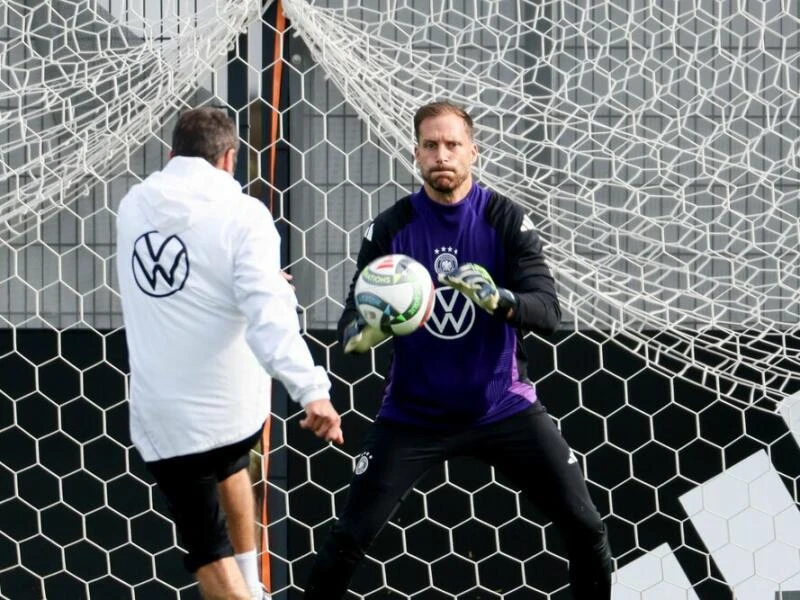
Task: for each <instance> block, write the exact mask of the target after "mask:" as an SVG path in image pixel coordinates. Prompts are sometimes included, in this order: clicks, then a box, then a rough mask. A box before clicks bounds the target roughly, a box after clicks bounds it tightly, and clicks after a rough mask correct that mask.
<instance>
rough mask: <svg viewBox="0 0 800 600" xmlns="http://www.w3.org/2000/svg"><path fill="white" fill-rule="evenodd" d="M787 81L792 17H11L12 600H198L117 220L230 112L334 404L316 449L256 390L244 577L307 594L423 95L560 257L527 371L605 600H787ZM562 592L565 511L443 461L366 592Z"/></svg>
mask: <svg viewBox="0 0 800 600" xmlns="http://www.w3.org/2000/svg"><path fill="white" fill-rule="evenodd" d="M262 4H263V6H262ZM798 90H800V4H798V2H797V1H795V0H764V1H762V2H757V3H756V2H752V3H745V2H729V3H720V2H712V1H710V0H709V1H706V0H692V1H688V0H671V1H663V2H658V3H653V2H650V1H649V0H626V1H622V0H596V1H591V2H582V1H575V2H573V1H570V0H518V1H517V2H494V1H488V0H487V1H480V2H467V1H464V0H447V1H444V2H429V1H423V0H374V1H370V2H347V1H341V0H339V1H335V0H329V1H323V0H316V1H312V2H309V1H305V0H283V1H282V2H280V3H277V2H265V3H262V2H258V1H255V0H250V1H246V2H244V1H237V2H233V1H225V0H215V1H214V2H200V1H186V0H181V2H177V3H169V2H163V1H159V0H132V1H128V2H124V3H123V2H118V1H116V0H71V1H70V0H52V1H51V2H48V3H41V2H35V1H33V0H29V1H25V0H19V1H11V0H6V1H0V103H2V110H0V148H1V149H0V163H1V164H2V169H0V225H2V227H0V229H1V230H2V234H1V236H0V271H1V273H0V319H2V323H3V326H4V328H3V329H2V330H0V345H1V346H2V353H0V407H1V408H2V411H1V412H0V597H2V598H8V599H14V600H18V599H24V598H43V597H46V598H92V599H95V598H148V599H151V598H196V597H197V590H196V588H195V586H193V584H192V581H191V580H190V579H189V578H188V576H187V575H186V574H185V573H184V572H183V571H182V570H181V564H180V549H179V547H178V544H177V540H176V539H175V536H174V532H173V530H172V527H171V524H170V522H169V521H168V519H167V518H166V510H165V507H164V506H163V502H162V500H161V499H160V497H159V495H158V493H157V492H156V490H154V488H153V486H152V481H151V480H150V478H149V476H148V475H147V473H146V471H145V469H144V468H143V465H142V464H141V461H140V458H139V457H138V455H137V454H136V452H135V450H134V449H133V448H132V447H131V445H130V439H129V436H128V433H127V407H126V391H125V377H126V373H127V362H126V356H125V351H124V331H123V330H122V320H121V315H120V309H119V303H118V299H117V295H116V292H115V281H114V270H115V267H114V259H115V256H114V231H113V222H114V215H115V210H116V207H117V205H118V202H119V200H120V199H121V197H122V195H123V194H124V193H125V192H126V191H127V189H128V188H129V187H130V185H132V184H133V183H135V182H136V181H138V180H140V179H141V178H143V177H144V176H146V175H147V174H148V173H150V172H152V171H153V170H155V169H158V168H160V167H161V166H162V165H163V164H164V162H165V161H166V160H167V153H168V150H169V148H168V144H169V133H170V131H171V126H172V124H173V123H174V116H175V114H176V112H177V111H178V110H180V109H181V108H184V107H188V106H191V105H196V104H214V105H218V106H223V107H226V108H227V109H228V110H229V111H230V113H231V114H232V115H234V116H235V117H236V118H237V121H238V124H239V127H240V132H241V137H242V142H243V144H242V148H243V149H242V153H241V155H240V159H239V168H238V171H237V177H238V178H239V181H240V182H241V183H242V184H243V185H244V186H245V187H246V189H247V191H248V192H249V193H251V194H253V195H255V196H257V197H259V198H260V199H262V200H263V201H264V202H265V203H267V204H268V205H269V207H270V209H271V210H272V213H273V215H274V217H275V218H276V221H277V223H278V225H279V228H280V229H281V233H282V236H283V240H284V247H283V258H284V264H285V266H286V267H287V269H288V270H289V271H291V273H292V274H293V275H294V277H295V279H294V281H295V284H296V286H297V293H298V298H299V300H300V303H301V306H302V309H303V318H302V322H303V327H304V332H305V335H306V339H307V341H308V343H309V346H310V347H311V349H312V351H313V352H314V354H315V356H316V358H317V360H318V361H319V362H320V363H322V364H325V365H326V366H327V367H328V369H329V371H330V373H331V377H332V380H333V382H334V388H333V400H334V403H335V404H336V405H337V407H338V408H339V409H340V411H341V412H342V413H343V418H344V431H345V437H346V440H347V443H346V444H345V446H344V447H343V448H341V449H340V448H333V447H326V446H323V445H322V444H320V443H319V442H318V441H317V440H316V439H314V438H313V437H312V436H310V434H308V433H307V432H303V431H301V430H300V429H299V427H298V425H297V421H298V417H299V411H298V408H297V406H296V405H294V404H292V403H291V402H289V401H288V400H287V399H286V397H285V394H283V393H282V390H281V389H280V387H277V388H276V390H275V393H274V398H273V409H274V413H273V417H272V420H271V424H270V429H269V441H268V444H265V446H264V449H265V450H267V453H266V455H265V461H264V465H263V466H264V470H266V471H268V474H267V477H266V479H262V480H261V481H259V482H257V486H256V487H257V491H258V492H259V499H260V502H259V515H258V519H259V521H261V523H262V525H260V526H259V527H260V530H261V531H262V533H263V534H264V538H263V539H264V543H263V547H262V548H261V550H262V552H263V555H264V560H263V561H262V565H263V566H264V574H265V578H266V579H267V580H268V583H269V587H270V588H271V590H272V592H273V598H276V599H280V600H284V599H289V598H299V597H300V595H301V593H300V590H301V589H302V586H303V584H304V578H305V576H306V575H307V573H308V569H309V566H310V563H311V560H312V559H313V553H314V550H315V548H317V547H318V546H319V544H320V543H321V541H322V539H323V536H324V535H325V533H326V532H327V529H328V527H329V526H330V524H331V522H332V519H333V517H334V515H335V513H336V509H337V508H338V507H340V506H341V503H342V501H343V500H344V497H345V495H346V490H347V483H348V481H349V476H350V472H351V469H352V461H353V457H354V456H355V455H356V454H357V453H358V452H359V450H360V448H359V443H360V437H361V435H362V434H363V433H364V431H365V430H366V427H367V426H368V424H369V422H370V420H371V418H372V416H373V415H374V414H375V412H376V409H377V406H378V403H379V401H380V390H381V386H382V384H383V379H382V373H383V372H384V368H385V364H386V361H387V359H388V356H387V352H388V350H387V348H386V346H385V345H384V346H381V347H380V348H378V349H377V350H376V352H375V354H374V355H373V357H372V360H370V359H364V360H357V359H353V358H345V357H343V356H342V352H341V348H340V347H339V346H338V344H337V343H336V340H335V335H334V332H333V327H334V324H335V322H336V320H337V319H338V316H339V313H340V310H341V306H342V302H343V299H344V297H345V294H346V289H347V286H348V285H349V281H350V279H351V277H352V275H353V271H354V266H355V254H356V252H357V251H358V247H359V244H360V241H361V237H362V235H363V233H364V231H365V230H366V227H367V226H368V224H369V222H370V220H371V219H372V218H373V217H374V216H375V215H376V214H377V213H378V212H379V211H380V210H383V209H385V208H387V207H388V206H390V205H391V204H392V203H393V202H395V201H396V200H397V199H398V198H400V197H402V196H403V195H405V194H407V193H409V192H410V191H411V190H413V189H415V188H416V187H417V186H418V185H419V180H418V178H417V174H416V172H415V169H414V165H413V161H412V153H411V151H412V148H413V136H412V133H413V132H412V126H411V121H412V116H413V113H414V111H415V110H416V108H417V107H418V106H419V105H420V104H422V103H424V102H427V101H431V100H434V99H449V100H452V101H455V102H457V103H459V104H461V105H463V106H464V107H465V108H467V109H468V110H469V112H470V113H471V114H472V116H473V117H474V119H475V123H476V128H475V136H476V141H477V143H478V145H479V148H480V159H479V163H478V165H477V169H476V175H477V177H478V179H479V180H480V181H482V182H483V183H485V184H486V185H489V186H491V187H493V188H495V189H497V190H498V191H500V192H502V193H504V194H506V195H508V196H510V197H511V198H513V199H514V200H516V201H517V202H519V203H520V204H521V205H523V206H524V207H525V208H526V209H527V210H528V211H529V213H530V215H531V218H532V220H533V222H534V224H535V225H536V227H537V229H538V230H539V231H540V232H541V234H542V237H543V238H544V240H545V242H546V253H547V255H548V258H549V262H550V265H551V267H552V268H553V271H554V275H555V278H556V280H557V283H558V286H559V293H560V298H561V303H562V309H563V310H564V320H563V322H562V324H561V327H560V330H559V332H558V333H557V334H556V335H555V336H553V337H552V338H547V339H544V338H539V337H537V336H529V337H528V339H527V342H528V345H529V352H530V354H531V369H532V374H533V376H534V379H535V383H536V385H537V389H538V391H539V396H540V397H541V398H542V401H543V402H544V404H545V405H546V406H547V408H548V410H549V412H550V413H551V414H552V415H553V416H554V418H555V419H556V420H557V422H558V424H559V426H560V427H561V429H562V431H563V432H564V435H565V437H566V438H567V441H568V442H569V443H570V444H571V445H572V446H573V448H574V449H575V451H576V454H577V455H578V457H579V458H580V460H581V463H582V465H583V467H584V469H585V471H586V474H587V479H588V481H589V485H590V490H591V492H592V495H593V497H594V499H595V501H596V502H597V505H598V507H599V508H600V510H601V512H602V513H603V515H604V518H605V520H606V522H607V524H608V527H609V531H610V538H611V545H612V550H613V553H614V555H615V559H616V572H615V587H614V599H615V600H628V599H643V600H656V599H662V598H670V599H672V598H687V599H700V600H709V599H717V598H720V599H722V598H730V597H731V595H733V596H734V597H736V598H737V599H739V600H763V599H766V598H769V599H770V600H772V599H773V598H775V599H780V600H790V599H791V598H794V597H798V596H800V542H798V540H800V511H798V506H797V501H798V495H799V494H800V492H799V491H798V478H799V477H800V467H799V466H798V465H800V448H799V447H798V443H800V400H798V398H799V397H800V396H797V394H798V392H799V391H800V386H799V385H798V375H797V374H798V373H800V354H799V351H800V350H799V349H800V342H798V331H797V330H798V327H799V326H800V324H799V323H798V320H799V319H800V304H799V303H798V292H797V290H798V288H800V266H799V265H800V255H799V252H798V247H799V246H800V239H798V238H800V229H799V228H798V222H799V221H800V162H799V161H798V153H799V151H800V148H799V147H798V141H797V140H798V138H799V137H800V91H798ZM456 321H457V319H456V317H455V316H454V317H453V322H456ZM267 467H268V468H267ZM254 476H255V478H256V479H259V478H261V471H259V470H258V469H254ZM267 550H268V552H267ZM565 585H566V561H565V558H564V552H563V547H562V545H561V543H560V540H559V539H558V537H557V536H556V534H555V532H554V530H553V528H552V526H551V525H549V524H548V523H546V522H545V521H543V520H542V519H541V518H540V515H538V514H537V513H536V511H535V510H534V509H533V508H532V507H531V506H530V505H528V504H527V502H526V501H525V499H524V498H522V497H521V496H519V494H517V493H516V491H515V490H514V489H512V488H510V487H509V486H508V485H507V483H506V482H505V481H504V480H503V479H502V477H500V476H499V474H495V473H493V472H492V470H491V469H489V468H488V467H485V466H483V465H480V464H477V463H473V462H469V461H452V462H450V463H448V464H447V465H446V466H444V467H442V468H441V469H438V470H436V471H435V472H432V473H430V474H429V475H428V476H426V478H425V479H424V480H423V481H421V482H420V484H419V486H418V487H417V488H416V490H415V491H414V492H413V493H412V494H411V495H410V496H409V498H408V500H407V501H406V502H405V503H404V504H403V506H402V507H401V508H400V510H399V511H398V512H397V513H396V514H395V515H394V517H393V518H392V520H391V522H390V523H389V525H388V526H387V527H386V529H385V530H384V531H383V532H382V533H381V535H380V537H379V539H378V540H377V542H376V544H375V546H374V547H373V548H372V549H371V551H370V554H369V556H368V557H367V559H366V560H365V562H364V564H363V565H362V567H361V568H360V569H359V571H358V573H357V575H356V578H355V579H354V581H353V586H352V594H354V596H353V597H356V598H365V599H367V598H376V597H381V598H414V599H416V600H429V599H430V600H438V599H440V598H441V599H446V598H449V599H459V600H461V599H471V600H477V599H478V598H481V599H495V598H498V599H499V598H506V599H511V600H517V599H523V598H524V599H530V598H536V599H545V598H548V599H552V600H563V599H566V598H569V597H570V596H569V592H568V590H567V589H566V587H565Z"/></svg>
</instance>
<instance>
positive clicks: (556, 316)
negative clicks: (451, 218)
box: [490, 197, 561, 334]
mask: <svg viewBox="0 0 800 600" xmlns="http://www.w3.org/2000/svg"><path fill="white" fill-rule="evenodd" d="M490 217H493V218H494V219H495V220H496V223H497V228H498V232H499V233H500V235H501V237H502V239H503V244H504V246H505V248H506V265H505V285H506V287H507V288H508V290H509V291H510V292H511V293H512V294H513V295H514V299H515V305H514V308H513V310H512V311H510V312H509V314H508V315H506V316H505V318H506V320H507V321H508V322H509V323H510V324H511V325H513V326H514V327H516V328H518V329H524V330H528V331H534V332H536V333H542V334H550V333H553V332H554V331H555V330H556V329H557V328H558V325H559V323H560V322H561V305H560V304H559V302H558V295H557V294H556V285H555V280H554V279H553V275H552V273H551V272H550V267H549V266H548V265H547V261H546V260H545V254H544V249H543V244H542V239H541V237H539V234H538V233H537V231H536V230H535V229H534V227H533V223H532V222H531V220H530V218H528V217H527V216H526V215H525V213H524V211H523V209H522V208H521V207H520V206H518V205H517V204H514V203H513V202H511V201H510V200H508V199H507V198H502V197H499V198H498V201H497V202H496V203H495V211H494V213H493V214H490Z"/></svg>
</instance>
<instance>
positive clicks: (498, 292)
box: [439, 263, 517, 318]
mask: <svg viewBox="0 0 800 600" xmlns="http://www.w3.org/2000/svg"><path fill="white" fill-rule="evenodd" d="M439 282H440V283H443V284H445V285H449V286H450V287H451V288H453V289H456V290H458V291H459V292H461V293H462V294H464V295H465V296H466V297H467V298H469V299H470V300H472V301H473V302H474V303H475V304H477V305H478V306H480V307H481V308H482V309H483V310H485V311H486V312H488V313H489V314H490V315H497V316H499V317H503V318H505V317H506V316H507V315H508V311H509V309H511V308H514V309H516V307H517V298H516V296H514V294H513V292H511V291H509V290H507V289H504V288H498V287H497V286H496V285H495V284H494V281H493V280H492V276H491V275H489V272H488V271H487V270H486V269H484V268H483V267H482V266H480V265H476V264H474V263H467V264H464V265H461V266H460V267H458V269H456V270H455V271H450V272H449V273H439Z"/></svg>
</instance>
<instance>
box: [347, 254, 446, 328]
mask: <svg viewBox="0 0 800 600" xmlns="http://www.w3.org/2000/svg"><path fill="white" fill-rule="evenodd" d="M354 296H355V303H356V308H357V309H358V312H359V313H361V316H362V317H363V318H364V320H365V321H366V322H367V324H369V325H371V326H372V327H375V328H377V329H380V330H381V331H385V332H387V333H392V334H394V335H408V334H410V333H414V332H415V331H416V330H417V329H419V328H420V327H422V326H423V325H425V322H426V321H427V320H428V318H429V317H430V316H431V312H432V311H433V302H434V299H435V298H436V294H435V293H434V288H433V281H432V280H431V276H430V273H428V269H426V268H425V267H423V266H422V265H421V264H420V263H418V262H417V261H416V260H414V259H413V258H410V257H408V256H406V255H404V254H389V255H387V256H381V257H380V258H376V259H375V260H373V261H372V262H371V263H369V264H368V265H367V266H366V267H364V270H363V271H361V273H359V275H358V279H357V280H356V287H355V293H354Z"/></svg>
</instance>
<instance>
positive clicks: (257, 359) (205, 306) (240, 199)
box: [117, 156, 330, 462]
mask: <svg viewBox="0 0 800 600" xmlns="http://www.w3.org/2000/svg"><path fill="white" fill-rule="evenodd" d="M279 249H280V239H279V237H278V232H277V231H276V229H275V224H274V223H273V220H272V216H271V214H270V212H269V211H268V210H267V208H266V207H265V206H264V205H263V204H262V203H261V202H259V201H258V200H256V199H254V198H251V197H250V196H247V195H245V194H243V193H242V192H241V189H240V186H239V184H238V183H237V182H236V180H235V179H234V178H233V177H231V176H230V175H229V174H228V173H226V172H225V171H222V170H220V169H217V168H215V167H214V166H213V165H211V164H210V163H208V162H207V161H205V160H203V159H201V158H188V157H182V156H178V157H174V158H172V159H171V160H170V161H169V163H167V165H166V167H165V168H164V169H163V170H162V171H158V172H156V173H153V174H152V175H150V176H149V177H148V178H147V179H145V180H144V182H142V183H140V184H138V185H136V186H134V187H133V188H132V189H131V190H130V192H128V194H127V195H126V196H125V198H123V200H122V202H121V204H120V206H119V212H118V214H117V271H118V275H119V290H120V295H121V297H122V311H123V318H124V322H125V328H126V336H127V343H128V352H129V356H130V368H131V379H130V431H131V439H132V441H133V443H134V445H135V446H136V448H137V449H138V451H139V452H140V453H141V455H142V457H143V458H144V460H145V461H148V462H149V461H154V460H159V459H163V458H170V457H173V456H180V455H185V454H192V453H196V452H203V451H206V450H210V449H213V448H218V447H220V446H224V445H227V444H230V443H233V442H236V441H239V440H242V439H244V438H246V437H247V436H249V435H251V434H253V433H255V432H256V431H257V430H258V428H259V426H260V425H261V423H262V422H263V421H264V420H265V419H266V417H267V415H268V414H269V410H270V407H269V383H270V379H269V377H268V375H267V373H268V374H269V375H272V376H274V377H277V378H278V379H279V380H280V381H281V382H282V383H283V384H284V385H285V386H286V389H287V390H288V392H289V394H290V396H291V397H292V398H293V399H294V400H296V401H297V402H299V403H300V404H301V405H303V406H305V404H307V403H308V402H309V401H311V400H318V399H321V398H328V397H329V395H328V394H329V389H330V381H329V380H328V376H327V374H326V373H325V370H324V369H323V368H322V367H318V366H314V364H313V361H312V358H311V354H310V353H309V350H308V347H307V346H306V344H305V341H304V340H303V339H302V337H301V335H300V326H299V322H298V318H297V313H296V307H297V300H296V298H295V295H294V292H293V290H292V288H291V286H290V285H289V284H288V283H287V282H286V281H285V280H284V279H283V277H282V276H281V275H280V273H279V270H280V255H279ZM265 371H266V373H265Z"/></svg>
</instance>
